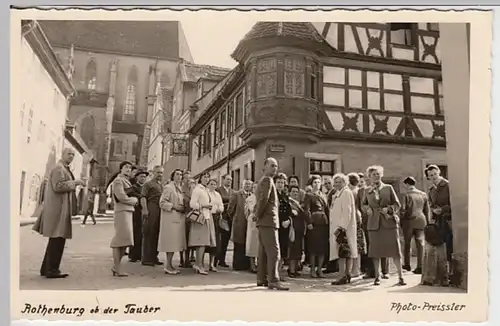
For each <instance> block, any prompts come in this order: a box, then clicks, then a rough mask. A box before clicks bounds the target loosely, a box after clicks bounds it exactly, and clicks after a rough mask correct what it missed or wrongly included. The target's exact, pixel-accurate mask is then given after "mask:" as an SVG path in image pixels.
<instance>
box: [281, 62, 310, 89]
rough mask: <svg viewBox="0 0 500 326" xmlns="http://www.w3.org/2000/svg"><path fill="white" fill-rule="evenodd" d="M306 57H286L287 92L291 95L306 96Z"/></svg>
mask: <svg viewBox="0 0 500 326" xmlns="http://www.w3.org/2000/svg"><path fill="white" fill-rule="evenodd" d="M304 73H305V64H304V59H299V58H291V57H287V58H285V94H286V95H289V96H304V88H305V87H304V84H305V83H304V77H305V74H304Z"/></svg>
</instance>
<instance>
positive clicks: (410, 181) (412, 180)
mask: <svg viewBox="0 0 500 326" xmlns="http://www.w3.org/2000/svg"><path fill="white" fill-rule="evenodd" d="M403 183H404V184H407V185H409V186H414V185H416V184H417V182H416V180H415V178H414V177H406V178H405V179H404V180H403Z"/></svg>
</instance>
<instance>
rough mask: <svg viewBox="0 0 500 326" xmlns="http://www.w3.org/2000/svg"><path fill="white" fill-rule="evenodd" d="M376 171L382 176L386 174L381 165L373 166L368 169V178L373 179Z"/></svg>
mask: <svg viewBox="0 0 500 326" xmlns="http://www.w3.org/2000/svg"><path fill="white" fill-rule="evenodd" d="M375 171H377V172H378V173H379V174H380V176H382V175H383V174H384V167H383V166H381V165H371V166H369V167H368V169H366V174H367V175H368V177H371V176H372V173H373V172H375Z"/></svg>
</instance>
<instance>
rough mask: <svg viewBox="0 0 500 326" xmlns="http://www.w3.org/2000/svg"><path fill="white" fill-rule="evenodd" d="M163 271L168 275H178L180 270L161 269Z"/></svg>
mask: <svg viewBox="0 0 500 326" xmlns="http://www.w3.org/2000/svg"><path fill="white" fill-rule="evenodd" d="M163 271H164V272H165V274H168V275H179V274H180V273H181V272H179V271H177V270H175V269H174V270H169V269H166V268H165V269H164V270H163Z"/></svg>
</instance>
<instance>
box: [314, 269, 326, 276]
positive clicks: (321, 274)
mask: <svg viewBox="0 0 500 326" xmlns="http://www.w3.org/2000/svg"><path fill="white" fill-rule="evenodd" d="M316 276H317V277H318V278H326V276H325V275H324V274H323V272H322V271H321V270H318V271H316Z"/></svg>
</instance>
